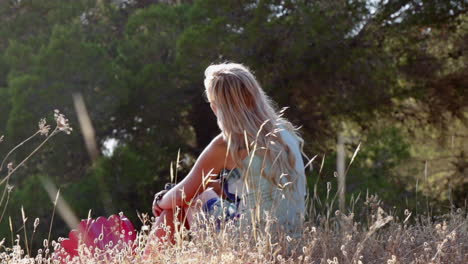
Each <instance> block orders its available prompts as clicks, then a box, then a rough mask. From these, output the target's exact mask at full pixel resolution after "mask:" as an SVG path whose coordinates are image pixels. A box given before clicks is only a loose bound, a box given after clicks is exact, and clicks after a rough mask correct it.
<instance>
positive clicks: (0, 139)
mask: <svg viewBox="0 0 468 264" xmlns="http://www.w3.org/2000/svg"><path fill="white" fill-rule="evenodd" d="M4 138H5V136H4V135H2V136H0V143H2V142H3V139H4Z"/></svg>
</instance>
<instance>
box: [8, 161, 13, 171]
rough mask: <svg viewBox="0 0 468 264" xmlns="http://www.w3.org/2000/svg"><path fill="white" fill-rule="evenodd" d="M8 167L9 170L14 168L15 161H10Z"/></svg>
mask: <svg viewBox="0 0 468 264" xmlns="http://www.w3.org/2000/svg"><path fill="white" fill-rule="evenodd" d="M7 168H8V170H9V171H12V170H13V162H10V163H8V165H7Z"/></svg>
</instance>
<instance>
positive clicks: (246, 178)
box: [229, 129, 306, 236]
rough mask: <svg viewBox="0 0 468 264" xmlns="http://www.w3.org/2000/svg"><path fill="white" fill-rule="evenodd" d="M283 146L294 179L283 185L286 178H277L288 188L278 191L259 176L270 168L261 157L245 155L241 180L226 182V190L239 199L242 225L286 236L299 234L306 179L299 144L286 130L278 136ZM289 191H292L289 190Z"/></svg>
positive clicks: (302, 218) (278, 188) (303, 207)
mask: <svg viewBox="0 0 468 264" xmlns="http://www.w3.org/2000/svg"><path fill="white" fill-rule="evenodd" d="M280 135H281V138H282V140H283V141H284V143H285V144H286V145H287V146H288V147H289V148H290V155H294V159H295V169H296V171H297V172H298V175H297V178H296V180H295V181H294V182H292V183H287V180H286V177H280V180H279V182H278V183H279V184H280V185H282V186H287V185H292V186H288V188H285V189H281V188H280V187H279V186H276V185H275V184H273V183H272V182H271V181H270V180H269V179H266V178H265V177H263V176H262V171H264V172H265V173H269V171H270V168H271V164H269V162H267V161H265V160H264V157H262V156H261V155H248V156H247V158H245V159H244V160H243V161H242V163H243V166H244V169H242V170H241V175H243V176H242V178H241V179H238V180H237V181H229V182H230V185H232V186H230V190H232V192H234V193H236V194H237V196H238V197H240V198H241V201H240V204H239V213H240V214H241V215H243V223H244V224H247V225H251V226H256V227H259V228H266V227H267V226H269V229H270V230H271V231H275V229H283V231H285V232H287V233H288V234H289V235H290V236H297V235H299V233H300V230H301V227H302V223H303V221H304V213H305V195H306V179H305V174H304V162H303V160H302V155H301V151H300V146H299V141H298V139H297V137H296V136H295V134H294V133H293V132H291V131H288V130H286V129H282V130H281V132H280ZM289 187H292V188H289Z"/></svg>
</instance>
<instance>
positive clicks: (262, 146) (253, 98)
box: [204, 63, 304, 190]
mask: <svg viewBox="0 0 468 264" xmlns="http://www.w3.org/2000/svg"><path fill="white" fill-rule="evenodd" d="M204 84H205V88H206V96H207V98H208V100H209V101H210V102H211V103H214V104H215V106H216V109H217V111H216V115H217V119H218V126H219V128H220V129H221V131H222V135H223V138H224V140H225V141H227V142H228V151H229V153H230V154H231V156H232V157H233V160H234V161H235V163H236V166H237V167H239V168H243V167H244V165H243V164H242V160H241V158H240V154H239V153H240V151H241V150H243V149H247V151H248V152H252V151H254V152H256V153H259V152H262V153H263V155H264V156H263V157H264V161H267V162H268V163H269V164H270V165H271V166H270V170H269V171H265V170H262V176H263V177H265V178H266V179H268V180H269V181H270V182H272V183H273V184H274V185H276V186H280V187H282V188H283V189H285V190H287V189H289V188H285V187H284V179H286V181H287V182H290V183H293V182H295V181H296V180H297V178H298V177H299V175H300V173H301V172H298V171H296V168H295V157H294V156H295V155H293V153H292V152H291V149H290V147H289V146H288V145H287V144H286V143H285V142H284V141H283V139H282V138H281V136H279V132H280V131H281V130H282V129H286V130H289V131H291V132H293V133H294V134H295V135H296V136H297V138H298V140H299V144H300V148H301V152H302V147H303V143H304V141H303V139H302V138H301V137H300V135H299V134H298V133H297V129H296V128H294V126H293V125H292V124H291V123H290V122H289V121H288V120H286V119H285V118H283V117H282V112H277V111H275V108H274V104H273V102H272V100H271V99H269V97H268V96H267V95H266V94H265V92H264V91H263V89H262V88H261V86H260V85H259V83H258V82H257V80H256V78H255V77H254V75H253V74H252V73H251V72H250V70H249V69H248V68H247V67H246V66H244V65H242V64H237V63H222V64H216V65H210V66H209V67H208V68H207V69H206V70H205V81H204ZM249 154H251V153H249ZM283 178H284V179H283ZM290 186H294V184H290Z"/></svg>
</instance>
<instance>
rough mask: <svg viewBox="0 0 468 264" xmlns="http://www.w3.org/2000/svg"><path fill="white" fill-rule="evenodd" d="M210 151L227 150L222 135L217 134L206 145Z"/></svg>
mask: <svg viewBox="0 0 468 264" xmlns="http://www.w3.org/2000/svg"><path fill="white" fill-rule="evenodd" d="M207 149H209V150H210V151H213V152H216V153H217V154H225V153H226V152H227V142H226V141H225V140H224V138H223V135H222V134H219V135H217V136H216V137H215V138H213V140H212V141H211V142H210V144H209V145H208V146H207Z"/></svg>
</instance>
